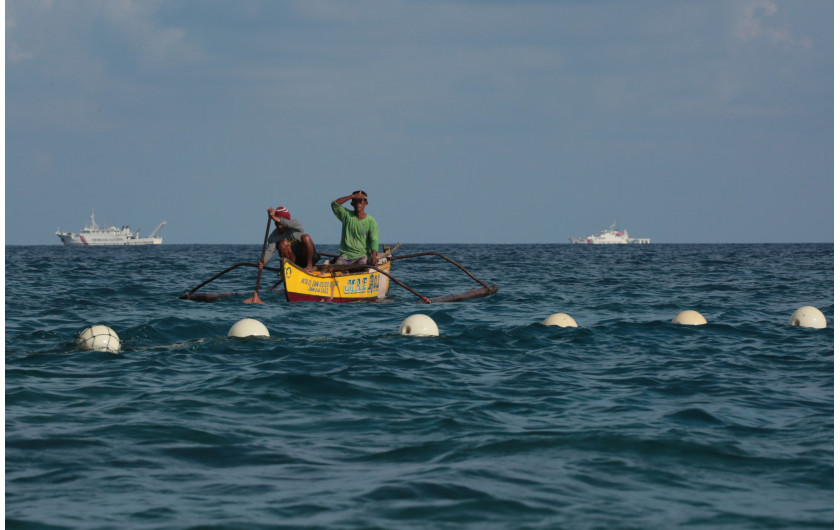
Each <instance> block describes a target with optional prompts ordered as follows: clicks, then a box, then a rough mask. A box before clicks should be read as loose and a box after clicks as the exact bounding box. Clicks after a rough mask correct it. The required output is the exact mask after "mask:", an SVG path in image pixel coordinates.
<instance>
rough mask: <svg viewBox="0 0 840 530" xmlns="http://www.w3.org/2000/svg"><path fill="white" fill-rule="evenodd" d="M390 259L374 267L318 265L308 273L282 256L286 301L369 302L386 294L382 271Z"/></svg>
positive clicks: (388, 282) (389, 264)
mask: <svg viewBox="0 0 840 530" xmlns="http://www.w3.org/2000/svg"><path fill="white" fill-rule="evenodd" d="M390 270H391V261H390V260H386V261H385V263H382V264H381V265H379V266H378V267H376V268H375V269H374V268H370V267H367V266H361V267H360V266H358V265H318V266H316V267H315V270H313V271H312V272H307V271H305V270H304V269H303V268H302V267H299V266H298V265H296V264H295V263H294V262H292V261H290V260H288V259H286V258H283V280H284V283H285V284H286V300H287V301H289V302H333V303H347V302H372V301H376V300H382V299H383V298H385V296H386V295H387V294H388V288H389V287H390V284H391V281H390V278H389V276H387V275H386V274H383V272H385V273H388V272H389V271H390Z"/></svg>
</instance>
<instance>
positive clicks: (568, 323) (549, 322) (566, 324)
mask: <svg viewBox="0 0 840 530" xmlns="http://www.w3.org/2000/svg"><path fill="white" fill-rule="evenodd" d="M543 326H558V327H561V328H576V327H578V325H577V322H575V319H573V318H572V317H570V316H569V315H567V314H566V313H554V314H553V315H549V316H548V317H546V319H545V320H543Z"/></svg>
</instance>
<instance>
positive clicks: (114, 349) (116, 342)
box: [76, 325, 120, 353]
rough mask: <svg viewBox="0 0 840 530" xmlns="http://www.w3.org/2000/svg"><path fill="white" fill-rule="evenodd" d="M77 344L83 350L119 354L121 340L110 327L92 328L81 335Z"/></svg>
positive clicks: (83, 331) (86, 329)
mask: <svg viewBox="0 0 840 530" xmlns="http://www.w3.org/2000/svg"><path fill="white" fill-rule="evenodd" d="M76 344H77V345H78V346H79V348H82V349H83V350H91V351H108V352H111V353H119V351H120V338H119V337H118V336H117V334H116V333H115V332H114V330H113V329H111V328H109V327H108V326H102V325H97V326H91V327H89V328H85V329H84V330H82V332H81V333H79V337H78V338H77V339H76Z"/></svg>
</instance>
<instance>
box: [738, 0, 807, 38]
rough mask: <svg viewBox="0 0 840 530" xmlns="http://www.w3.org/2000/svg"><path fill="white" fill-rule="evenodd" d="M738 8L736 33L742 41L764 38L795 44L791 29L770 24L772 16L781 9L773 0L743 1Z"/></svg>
mask: <svg viewBox="0 0 840 530" xmlns="http://www.w3.org/2000/svg"><path fill="white" fill-rule="evenodd" d="M736 9H737V10H736V18H735V35H736V37H737V38H738V39H740V40H741V41H743V42H748V41H751V40H755V39H762V38H764V39H769V40H770V41H771V42H774V43H777V44H794V42H795V41H794V38H793V37H792V36H791V34H790V31H789V30H787V29H786V28H780V27H774V26H772V25H771V24H770V22H771V21H770V18H772V17H774V16H775V15H776V14H777V13H778V11H779V8H778V7H777V6H776V4H775V3H773V2H772V1H771V0H747V1H743V2H741V3H740V4H738V7H737V8H736Z"/></svg>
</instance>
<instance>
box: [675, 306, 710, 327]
mask: <svg viewBox="0 0 840 530" xmlns="http://www.w3.org/2000/svg"><path fill="white" fill-rule="evenodd" d="M671 322H672V323H673V324H685V325H686V326H702V325H703V324H705V323H706V319H705V318H703V315H701V314H700V313H698V312H697V311H693V310H691V309H689V310H688V311H683V312H682V313H680V314H678V315H677V316H675V317H674V319H673V320H672V321H671Z"/></svg>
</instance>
